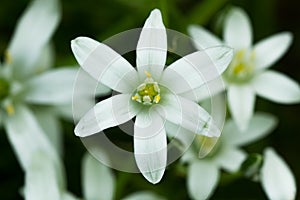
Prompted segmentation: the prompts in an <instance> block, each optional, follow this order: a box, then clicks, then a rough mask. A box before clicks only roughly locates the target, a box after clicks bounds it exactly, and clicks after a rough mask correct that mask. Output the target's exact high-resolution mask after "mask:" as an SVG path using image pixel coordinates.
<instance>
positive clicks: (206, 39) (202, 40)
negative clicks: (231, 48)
mask: <svg viewBox="0 0 300 200" xmlns="http://www.w3.org/2000/svg"><path fill="white" fill-rule="evenodd" d="M188 33H189V34H190V36H191V37H192V39H193V43H194V45H195V46H196V48H197V49H198V50H202V49H206V48H209V47H214V46H220V45H222V44H223V42H222V41H221V40H220V39H219V38H217V37H216V36H214V35H213V34H212V33H211V32H209V31H208V30H206V29H204V28H203V27H202V26H198V25H191V26H189V27H188Z"/></svg>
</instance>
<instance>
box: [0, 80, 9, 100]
mask: <svg viewBox="0 0 300 200" xmlns="http://www.w3.org/2000/svg"><path fill="white" fill-rule="evenodd" d="M9 90H10V85H9V82H8V81H7V80H5V79H3V78H0V101H2V100H4V99H5V98H6V97H7V96H8V95H9Z"/></svg>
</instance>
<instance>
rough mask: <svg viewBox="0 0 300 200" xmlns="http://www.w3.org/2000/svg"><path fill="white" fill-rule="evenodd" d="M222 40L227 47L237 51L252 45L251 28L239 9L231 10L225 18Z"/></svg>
mask: <svg viewBox="0 0 300 200" xmlns="http://www.w3.org/2000/svg"><path fill="white" fill-rule="evenodd" d="M224 40H225V43H226V44H227V45H229V46H230V47H233V48H235V49H236V50H239V49H246V48H249V47H250V46H251V44H252V28H251V23H250V20H249V17H248V15H247V14H246V13H245V11H244V10H242V9H241V8H237V7H235V8H232V9H231V10H230V11H229V13H228V14H227V16H226V19H225V25H224Z"/></svg>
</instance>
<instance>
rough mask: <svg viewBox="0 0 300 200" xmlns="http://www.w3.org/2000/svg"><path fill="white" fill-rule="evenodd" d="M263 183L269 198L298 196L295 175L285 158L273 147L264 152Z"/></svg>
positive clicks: (291, 198) (279, 199)
mask: <svg viewBox="0 0 300 200" xmlns="http://www.w3.org/2000/svg"><path fill="white" fill-rule="evenodd" d="M261 183H262V186H263V189H264V190H265V192H266V194H267V196H268V198H269V199H272V200H282V199H286V200H293V199H295V198H296V181H295V177H294V176H293V173H292V172H291V170H290V168H289V167H288V166H287V164H286V163H285V162H284V160H283V159H282V158H281V157H280V156H279V155H278V154H277V153H276V152H275V151H274V150H273V149H272V148H267V149H266V150H265V152H264V163H263V166H262V169H261Z"/></svg>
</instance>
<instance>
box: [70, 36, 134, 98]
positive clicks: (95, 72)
mask: <svg viewBox="0 0 300 200" xmlns="http://www.w3.org/2000/svg"><path fill="white" fill-rule="evenodd" d="M71 48H72V51H73V54H74V56H75V58H76V59H77V61H78V63H79V64H80V65H81V67H82V68H83V69H84V70H85V71H86V72H87V73H89V74H90V75H91V76H92V77H93V78H95V79H96V80H98V81H99V82H101V83H103V84H104V85H106V86H108V87H110V88H111V89H113V90H116V91H118V92H122V93H131V92H133V90H134V89H135V88H136V86H137V84H138V75H137V72H136V71H135V69H134V68H133V67H132V66H131V64H130V63H129V62H128V61H127V60H125V59H124V58H123V57H122V56H121V55H120V54H118V53H117V52H115V51H114V50H113V49H111V48H110V47H108V46H107V45H105V44H102V43H99V42H97V41H96V40H93V39H91V38H87V37H78V38H76V39H74V40H72V42H71Z"/></svg>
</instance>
